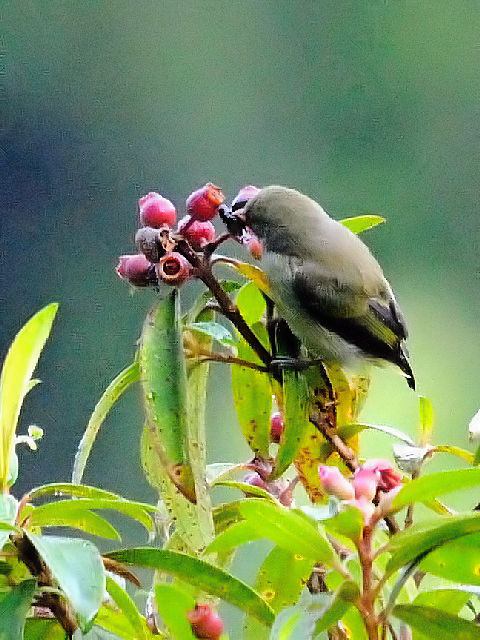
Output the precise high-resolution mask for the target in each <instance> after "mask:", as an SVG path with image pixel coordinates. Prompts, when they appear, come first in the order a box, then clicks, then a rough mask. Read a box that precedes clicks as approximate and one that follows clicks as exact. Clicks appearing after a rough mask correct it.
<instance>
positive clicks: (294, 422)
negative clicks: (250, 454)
mask: <svg viewBox="0 0 480 640" xmlns="http://www.w3.org/2000/svg"><path fill="white" fill-rule="evenodd" d="M283 401H284V407H283V419H284V423H285V429H284V432H283V434H282V438H281V440H280V445H279V447H278V452H277V455H276V458H275V463H274V468H273V471H272V473H271V475H270V477H269V480H275V479H276V478H278V477H280V476H281V475H282V474H283V472H284V471H286V470H287V469H288V467H289V466H290V464H291V462H292V461H293V460H294V458H295V457H296V456H297V454H298V451H299V450H300V447H301V445H302V443H303V441H304V439H305V434H306V432H307V430H308V428H309V426H310V422H309V420H308V411H307V409H308V407H307V403H308V387H307V383H306V380H305V376H304V375H303V374H302V373H301V372H299V371H291V370H286V371H284V372H283Z"/></svg>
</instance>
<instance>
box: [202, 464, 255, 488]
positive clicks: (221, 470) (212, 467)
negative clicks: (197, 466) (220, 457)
mask: <svg viewBox="0 0 480 640" xmlns="http://www.w3.org/2000/svg"><path fill="white" fill-rule="evenodd" d="M246 469H248V466H247V465H246V464H237V463H236V462H213V463H212V464H207V473H206V476H207V483H208V484H209V485H210V486H214V485H215V484H216V483H217V482H220V481H222V480H228V478H230V476H231V475H232V474H234V473H235V471H244V470H246Z"/></svg>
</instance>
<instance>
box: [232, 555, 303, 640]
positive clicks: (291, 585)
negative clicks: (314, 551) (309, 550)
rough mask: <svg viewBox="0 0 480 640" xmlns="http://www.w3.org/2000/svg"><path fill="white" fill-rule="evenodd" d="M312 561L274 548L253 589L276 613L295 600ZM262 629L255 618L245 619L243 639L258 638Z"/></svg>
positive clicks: (261, 568) (263, 565)
mask: <svg viewBox="0 0 480 640" xmlns="http://www.w3.org/2000/svg"><path fill="white" fill-rule="evenodd" d="M313 564H314V562H313V560H312V559H311V558H303V557H301V556H299V555H298V554H294V553H291V552H290V551H286V550H285V549H282V548H280V547H274V548H273V549H272V551H271V552H270V553H269V554H268V555H267V557H266V558H265V560H264V561H263V563H262V566H261V567H260V570H259V572H258V575H257V578H256V580H255V584H254V588H255V591H257V593H259V594H260V595H261V596H262V598H263V599H264V600H266V601H267V602H268V603H269V604H270V606H271V607H272V609H273V610H274V611H275V613H276V614H278V613H279V612H280V611H281V610H282V609H285V608H286V607H289V606H292V605H293V604H295V603H296V602H297V600H298V597H299V595H300V593H301V592H302V589H303V588H304V586H305V584H306V582H307V580H308V578H309V577H310V574H311V572H312V569H313ZM262 633H264V630H263V629H262V628H260V627H259V625H258V623H257V621H256V620H253V619H252V618H250V619H248V620H246V623H245V628H244V634H243V640H260V638H262Z"/></svg>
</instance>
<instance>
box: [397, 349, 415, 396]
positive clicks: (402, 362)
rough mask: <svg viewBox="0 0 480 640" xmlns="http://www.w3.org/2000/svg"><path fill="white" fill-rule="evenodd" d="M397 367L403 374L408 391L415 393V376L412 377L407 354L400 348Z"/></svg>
mask: <svg viewBox="0 0 480 640" xmlns="http://www.w3.org/2000/svg"><path fill="white" fill-rule="evenodd" d="M398 366H399V367H400V369H401V370H402V371H403V373H404V374H405V377H406V379H407V384H408V386H409V387H410V389H413V390H414V391H415V376H414V375H413V371H412V367H411V366H410V362H409V361H408V358H407V354H406V353H405V350H404V349H403V347H402V346H400V349H399V350H398Z"/></svg>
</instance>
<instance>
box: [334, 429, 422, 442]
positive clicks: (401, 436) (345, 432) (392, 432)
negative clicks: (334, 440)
mask: <svg viewBox="0 0 480 640" xmlns="http://www.w3.org/2000/svg"><path fill="white" fill-rule="evenodd" d="M365 429H372V430H373V431H380V432H381V433H385V434H386V435H388V436H392V437H393V438H397V439H398V440H402V441H403V442H405V443H406V444H409V445H410V446H412V447H414V446H415V442H414V441H413V440H412V438H411V437H410V436H409V435H408V434H406V433H404V432H403V431H400V429H395V428H394V427H389V426H387V425H383V424H369V423H354V424H350V425H348V426H345V427H341V428H340V429H339V432H338V433H339V435H340V436H341V437H342V438H346V437H348V436H350V435H353V433H354V432H356V433H359V432H360V431H364V430H365Z"/></svg>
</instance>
